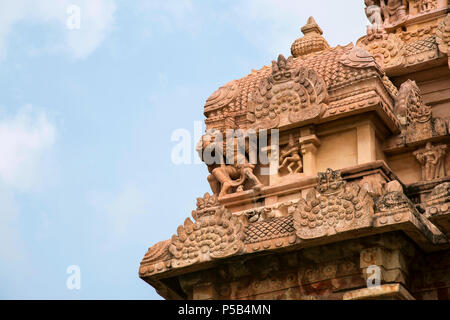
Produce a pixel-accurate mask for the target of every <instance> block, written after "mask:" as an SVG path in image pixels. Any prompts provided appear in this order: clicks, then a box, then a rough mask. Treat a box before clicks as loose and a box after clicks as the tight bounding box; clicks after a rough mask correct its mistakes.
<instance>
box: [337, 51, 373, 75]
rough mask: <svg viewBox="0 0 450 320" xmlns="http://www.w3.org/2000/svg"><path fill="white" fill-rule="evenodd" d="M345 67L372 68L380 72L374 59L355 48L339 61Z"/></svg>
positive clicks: (367, 53) (365, 52)
mask: <svg viewBox="0 0 450 320" xmlns="http://www.w3.org/2000/svg"><path fill="white" fill-rule="evenodd" d="M339 62H340V63H342V64H343V65H345V66H348V67H352V68H368V67H373V68H377V69H379V70H381V67H380V66H379V65H378V63H377V61H376V60H375V58H374V57H373V56H372V55H371V54H370V53H369V52H367V50H365V49H364V48H361V47H358V46H355V47H353V48H352V50H350V51H347V52H345V53H344V54H343V55H342V57H341V59H340V60H339Z"/></svg>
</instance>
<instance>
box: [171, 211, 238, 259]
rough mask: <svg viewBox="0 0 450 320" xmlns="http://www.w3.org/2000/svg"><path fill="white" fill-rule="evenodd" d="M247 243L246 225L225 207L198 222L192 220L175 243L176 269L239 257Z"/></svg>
mask: <svg viewBox="0 0 450 320" xmlns="http://www.w3.org/2000/svg"><path fill="white" fill-rule="evenodd" d="M194 219H195V218H194ZM243 239H244V233H243V227H242V224H241V223H239V221H238V220H237V218H236V217H233V216H232V215H231V213H230V212H229V211H228V210H227V209H225V208H224V207H221V208H220V209H219V210H216V213H215V214H214V215H212V216H202V217H200V218H198V220H195V222H192V220H191V219H189V218H188V219H186V221H185V222H184V225H183V226H179V227H178V229H177V235H174V236H173V237H172V239H171V243H170V246H169V251H170V253H172V255H173V257H174V258H173V260H172V266H173V267H175V268H181V267H185V266H188V265H191V264H194V263H197V262H203V261H209V260H211V259H219V258H224V257H227V256H230V255H233V254H237V253H239V252H240V251H241V250H242V248H243V245H244V243H243Z"/></svg>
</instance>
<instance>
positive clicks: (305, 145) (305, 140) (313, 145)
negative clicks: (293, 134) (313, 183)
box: [299, 127, 320, 176]
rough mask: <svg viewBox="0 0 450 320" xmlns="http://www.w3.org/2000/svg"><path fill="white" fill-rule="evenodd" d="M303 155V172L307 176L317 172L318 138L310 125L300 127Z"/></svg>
mask: <svg viewBox="0 0 450 320" xmlns="http://www.w3.org/2000/svg"><path fill="white" fill-rule="evenodd" d="M299 142H300V145H301V150H302V155H303V173H304V174H305V175H307V176H309V175H316V174H317V166H316V154H317V148H318V147H319V146H320V140H319V138H318V137H317V136H316V135H315V134H314V130H313V128H312V127H307V128H302V129H300V139H299Z"/></svg>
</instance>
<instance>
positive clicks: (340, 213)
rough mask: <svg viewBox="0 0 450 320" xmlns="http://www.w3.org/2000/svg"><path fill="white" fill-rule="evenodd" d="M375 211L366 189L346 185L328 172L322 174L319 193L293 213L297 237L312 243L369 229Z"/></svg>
mask: <svg viewBox="0 0 450 320" xmlns="http://www.w3.org/2000/svg"><path fill="white" fill-rule="evenodd" d="M316 191H317V192H318V194H317V192H316ZM373 207H374V203H373V199H372V197H370V196H369V195H368V193H367V191H366V190H365V189H363V188H361V187H360V186H359V185H357V184H355V183H351V184H347V182H346V181H345V180H343V179H342V177H341V175H340V173H339V172H338V171H333V170H331V169H328V170H327V171H326V172H323V173H319V183H318V185H317V187H316V190H311V191H310V192H309V193H308V194H307V197H306V200H304V199H301V200H300V201H299V203H298V207H297V210H296V211H295V212H294V226H295V229H296V233H297V236H298V237H299V238H300V239H312V238H319V237H323V236H326V235H332V234H336V233H339V232H343V231H349V230H352V229H359V228H364V227H369V226H370V224H371V220H372V216H373V213H374V211H373Z"/></svg>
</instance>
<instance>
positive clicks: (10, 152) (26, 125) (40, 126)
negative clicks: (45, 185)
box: [0, 105, 56, 191]
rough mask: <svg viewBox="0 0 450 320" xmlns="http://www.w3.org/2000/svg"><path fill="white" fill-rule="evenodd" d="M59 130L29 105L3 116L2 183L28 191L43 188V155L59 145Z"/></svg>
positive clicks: (0, 131) (0, 129)
mask: <svg viewBox="0 0 450 320" xmlns="http://www.w3.org/2000/svg"><path fill="white" fill-rule="evenodd" d="M55 131H56V130H55V127H54V126H53V124H52V123H50V122H49V121H48V119H47V116H46V114H45V113H44V112H42V111H41V112H38V111H35V110H34V109H33V107H32V106H30V105H28V106H25V107H23V108H22V109H20V110H19V111H18V112H17V113H16V114H14V115H10V116H3V115H2V116H1V117H0V155H1V156H0V183H2V184H4V185H5V186H6V187H7V188H12V189H14V190H19V191H26V190H30V189H33V188H36V187H38V186H39V183H40V182H41V181H42V180H41V179H42V178H43V177H42V176H41V175H40V172H41V170H40V168H41V165H42V161H41V160H42V156H43V154H44V153H45V151H46V150H48V149H49V148H50V147H51V146H52V145H53V144H54V142H55V135H56V132H55Z"/></svg>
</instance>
